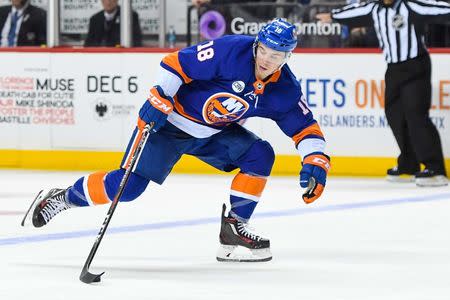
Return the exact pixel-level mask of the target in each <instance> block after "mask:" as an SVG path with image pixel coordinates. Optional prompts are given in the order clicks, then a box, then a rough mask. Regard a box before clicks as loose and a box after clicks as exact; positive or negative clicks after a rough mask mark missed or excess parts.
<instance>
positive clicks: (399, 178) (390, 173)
mask: <svg viewBox="0 0 450 300" xmlns="http://www.w3.org/2000/svg"><path fill="white" fill-rule="evenodd" d="M386 180H387V181H390V182H414V174H413V173H408V172H403V171H400V170H399V169H398V167H393V168H391V169H388V170H387V176H386Z"/></svg>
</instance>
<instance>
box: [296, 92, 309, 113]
mask: <svg viewBox="0 0 450 300" xmlns="http://www.w3.org/2000/svg"><path fill="white" fill-rule="evenodd" d="M298 106H300V108H301V109H302V112H303V114H304V115H307V114H308V113H309V109H308V104H306V99H305V96H303V95H302V96H301V97H300V101H298Z"/></svg>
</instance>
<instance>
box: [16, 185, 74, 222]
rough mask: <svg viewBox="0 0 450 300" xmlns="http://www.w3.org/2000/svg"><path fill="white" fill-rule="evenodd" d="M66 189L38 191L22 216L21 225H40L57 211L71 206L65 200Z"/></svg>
mask: <svg viewBox="0 0 450 300" xmlns="http://www.w3.org/2000/svg"><path fill="white" fill-rule="evenodd" d="M66 191H67V189H51V190H49V191H45V192H44V191H40V192H39V194H38V195H37V196H36V198H35V199H34V201H33V203H31V206H30V208H29V209H28V211H27V212H26V214H25V216H24V217H23V220H22V223H21V225H22V226H28V225H30V224H32V225H33V226H34V227H42V226H44V225H46V224H47V223H48V222H49V221H50V220H51V219H52V218H53V217H54V216H56V215H57V214H58V213H60V212H62V211H63V210H66V209H69V208H71V206H70V204H69V203H68V202H67V201H66Z"/></svg>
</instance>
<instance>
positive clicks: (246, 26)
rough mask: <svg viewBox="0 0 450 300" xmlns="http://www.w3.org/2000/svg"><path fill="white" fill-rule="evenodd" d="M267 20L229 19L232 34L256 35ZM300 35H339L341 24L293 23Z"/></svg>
mask: <svg viewBox="0 0 450 300" xmlns="http://www.w3.org/2000/svg"><path fill="white" fill-rule="evenodd" d="M266 24H267V22H246V21H245V19H244V18H242V17H236V18H233V19H232V20H231V24H230V25H231V26H230V27H231V32H232V33H234V34H247V35H256V34H258V32H259V30H260V29H261V28H262V27H264V25H266ZM294 25H295V27H296V30H297V34H300V35H325V36H327V35H340V34H341V25H340V24H338V23H321V22H316V23H298V22H297V23H294Z"/></svg>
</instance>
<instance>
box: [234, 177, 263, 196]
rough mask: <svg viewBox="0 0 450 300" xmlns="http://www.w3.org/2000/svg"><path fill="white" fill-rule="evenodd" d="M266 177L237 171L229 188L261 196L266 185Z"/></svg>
mask: <svg viewBox="0 0 450 300" xmlns="http://www.w3.org/2000/svg"><path fill="white" fill-rule="evenodd" d="M266 182H267V179H266V178H264V177H257V176H252V175H248V174H244V173H238V174H237V175H236V176H235V177H234V179H233V182H232V183H231V190H233V191H236V192H240V193H245V194H249V195H252V196H256V197H261V194H262V192H263V190H264V187H265V186H266Z"/></svg>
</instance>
